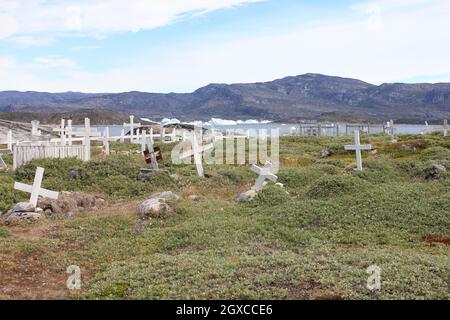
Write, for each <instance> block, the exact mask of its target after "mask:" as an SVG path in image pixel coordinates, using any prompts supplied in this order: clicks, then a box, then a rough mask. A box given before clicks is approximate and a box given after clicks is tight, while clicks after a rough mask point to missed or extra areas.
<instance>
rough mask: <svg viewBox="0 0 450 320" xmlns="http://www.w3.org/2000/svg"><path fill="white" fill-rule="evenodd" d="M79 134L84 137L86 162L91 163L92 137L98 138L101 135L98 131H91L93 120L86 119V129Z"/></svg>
mask: <svg viewBox="0 0 450 320" xmlns="http://www.w3.org/2000/svg"><path fill="white" fill-rule="evenodd" d="M77 134H78V135H80V136H82V137H84V142H83V145H84V161H89V160H91V137H98V136H99V133H98V132H97V130H96V129H91V120H90V119H89V118H84V129H83V130H81V131H79V132H77Z"/></svg>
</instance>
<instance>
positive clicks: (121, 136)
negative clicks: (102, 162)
mask: <svg viewBox="0 0 450 320" xmlns="http://www.w3.org/2000/svg"><path fill="white" fill-rule="evenodd" d="M124 142H125V129H122V130H121V131H120V143H124Z"/></svg>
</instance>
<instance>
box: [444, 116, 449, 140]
mask: <svg viewBox="0 0 450 320" xmlns="http://www.w3.org/2000/svg"><path fill="white" fill-rule="evenodd" d="M447 134H448V120H447V119H445V120H444V137H446V136H447Z"/></svg>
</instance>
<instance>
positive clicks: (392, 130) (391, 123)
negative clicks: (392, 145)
mask: <svg viewBox="0 0 450 320" xmlns="http://www.w3.org/2000/svg"><path fill="white" fill-rule="evenodd" d="M388 127H389V135H390V137H391V142H397V140H396V139H395V127H394V120H391V121H389V122H388Z"/></svg>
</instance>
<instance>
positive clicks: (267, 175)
mask: <svg viewBox="0 0 450 320" xmlns="http://www.w3.org/2000/svg"><path fill="white" fill-rule="evenodd" d="M271 167H272V163H271V162H269V161H266V163H265V165H264V167H262V168H260V167H258V166H257V165H255V164H254V165H252V171H253V172H255V173H257V174H259V177H258V179H256V182H255V185H254V186H253V187H252V189H253V190H256V191H260V190H262V189H263V187H264V181H265V180H270V181H272V182H276V181H277V179H278V177H277V176H276V175H274V174H273V173H272V172H270V169H271Z"/></svg>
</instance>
